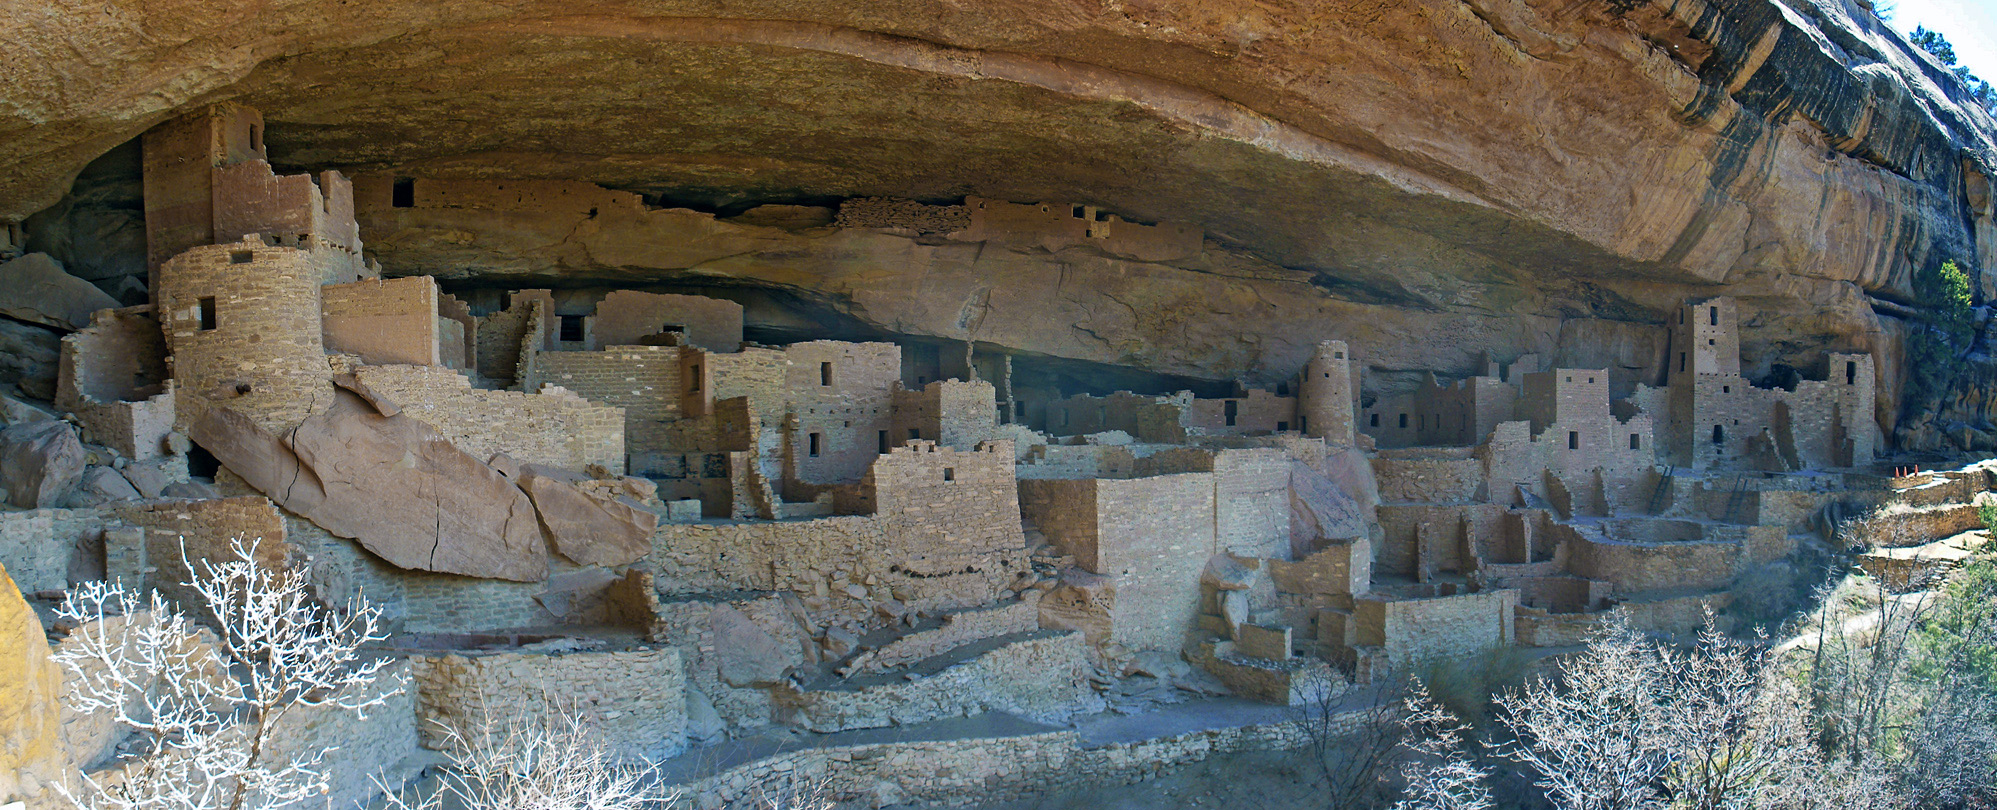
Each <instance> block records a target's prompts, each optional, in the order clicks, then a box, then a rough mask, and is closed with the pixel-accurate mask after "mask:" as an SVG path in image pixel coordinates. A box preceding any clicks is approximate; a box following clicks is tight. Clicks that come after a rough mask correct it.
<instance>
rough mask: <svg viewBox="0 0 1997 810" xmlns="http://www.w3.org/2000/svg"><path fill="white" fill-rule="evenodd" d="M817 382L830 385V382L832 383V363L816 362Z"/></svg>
mask: <svg viewBox="0 0 1997 810" xmlns="http://www.w3.org/2000/svg"><path fill="white" fill-rule="evenodd" d="M818 384H819V385H831V384H832V364H831V363H819V364H818Z"/></svg>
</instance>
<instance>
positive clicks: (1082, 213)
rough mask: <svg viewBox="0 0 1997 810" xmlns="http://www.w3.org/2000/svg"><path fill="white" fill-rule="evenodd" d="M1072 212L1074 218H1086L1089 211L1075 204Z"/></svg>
mask: <svg viewBox="0 0 1997 810" xmlns="http://www.w3.org/2000/svg"><path fill="white" fill-rule="evenodd" d="M1074 214H1075V218H1076V219H1088V218H1089V212H1088V211H1087V210H1086V209H1084V208H1083V207H1082V206H1079V205H1077V206H1075V210H1074Z"/></svg>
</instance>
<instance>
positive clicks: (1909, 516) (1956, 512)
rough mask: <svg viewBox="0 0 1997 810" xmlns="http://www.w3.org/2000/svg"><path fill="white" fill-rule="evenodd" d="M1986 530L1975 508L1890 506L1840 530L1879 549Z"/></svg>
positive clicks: (1960, 506)
mask: <svg viewBox="0 0 1997 810" xmlns="http://www.w3.org/2000/svg"><path fill="white" fill-rule="evenodd" d="M1981 528H1983V517H1982V515H1980V514H1979V513H1978V511H1977V506H1976V504H1973V503H1957V504H1947V505H1943V506H1928V507H1912V508H1910V507H1905V506H1889V507H1887V508H1885V509H1882V510H1879V511H1877V512H1874V513H1872V514H1871V515H1868V516H1866V517H1863V518H1860V519H1858V520H1853V521H1849V522H1847V523H1845V524H1844V526H1842V527H1840V531H1841V532H1850V533H1851V534H1850V536H1851V538H1852V539H1853V540H1855V541H1857V542H1860V543H1864V544H1866V545H1870V546H1874V547H1878V548H1906V547H1908V546H1920V545H1926V544H1928V543H1932V542H1934V541H1936V540H1941V539H1945V538H1949V537H1954V536H1956V535H1958V534H1961V533H1963V532H1967V531H1973V530H1976V529H1981Z"/></svg>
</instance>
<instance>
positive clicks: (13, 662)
mask: <svg viewBox="0 0 1997 810" xmlns="http://www.w3.org/2000/svg"><path fill="white" fill-rule="evenodd" d="M61 695H62V673H61V672H60V670H59V669H58V668H57V667H56V664H55V662H53V661H50V660H49V646H48V640H47V639H46V638H45V637H44V636H43V632H42V623H41V621H40V620H39V619H37V618H35V613H34V611H32V610H29V609H28V603H27V602H25V601H23V600H22V599H21V592H20V590H18V589H16V588H15V587H14V581H13V580H12V579H10V578H8V576H7V571H6V569H4V568H0V805H5V804H6V803H8V802H12V801H17V800H24V799H30V798H35V797H36V796H38V795H41V794H42V793H43V791H44V788H45V787H47V786H48V784H49V780H52V779H55V778H59V776H58V772H59V771H60V770H61V769H62V768H64V767H66V766H67V764H68V761H67V757H66V756H65V754H64V752H63V751H62V748H61V744H60V743H61V737H60V735H61V732H62V703H61Z"/></svg>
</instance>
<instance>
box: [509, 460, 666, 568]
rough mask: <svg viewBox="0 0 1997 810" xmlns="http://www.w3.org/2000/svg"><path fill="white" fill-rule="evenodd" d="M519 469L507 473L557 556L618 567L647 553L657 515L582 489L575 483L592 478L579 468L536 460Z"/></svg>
mask: <svg viewBox="0 0 1997 810" xmlns="http://www.w3.org/2000/svg"><path fill="white" fill-rule="evenodd" d="M495 466H499V465H495ZM500 469H501V471H502V472H504V471H505V467H501V468H500ZM518 470H519V471H518V473H517V474H512V475H509V477H511V478H512V479H513V480H514V482H515V483H517V484H519V485H520V488H521V489H522V490H523V491H525V492H526V493H527V497H529V498H531V499H532V500H533V502H534V510H535V511H536V512H538V513H539V514H540V516H541V526H542V527H543V528H545V529H546V530H547V536H548V540H549V542H550V543H552V544H553V545H554V547H555V551H557V552H559V553H560V554H561V555H562V556H564V557H567V558H569V559H570V560H573V561H575V562H576V563H577V564H579V565H602V566H618V565H629V564H631V563H633V562H636V561H637V560H638V558H640V557H643V556H645V555H646V554H647V553H650V552H651V550H652V530H653V529H655V528H657V527H658V525H659V516H658V515H657V514H654V513H652V512H650V511H647V510H645V509H643V508H641V507H640V506H638V505H636V504H634V503H631V502H627V500H624V499H617V498H606V497H602V496H600V495H597V494H594V493H592V492H590V491H587V490H585V489H583V488H582V487H580V486H578V484H581V483H583V482H586V481H590V480H592V479H590V478H589V477H587V476H584V475H582V474H581V473H576V472H572V471H569V470H562V469H557V468H554V467H547V466H543V465H539V464H522V465H518Z"/></svg>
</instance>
